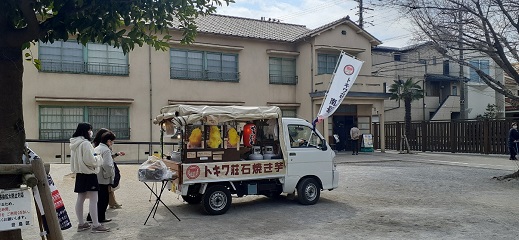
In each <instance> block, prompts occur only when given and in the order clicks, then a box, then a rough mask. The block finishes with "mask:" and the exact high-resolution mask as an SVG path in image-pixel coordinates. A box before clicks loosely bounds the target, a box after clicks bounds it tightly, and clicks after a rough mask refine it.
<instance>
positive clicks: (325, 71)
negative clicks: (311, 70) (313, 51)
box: [317, 53, 340, 75]
mask: <svg viewBox="0 0 519 240" xmlns="http://www.w3.org/2000/svg"><path fill="white" fill-rule="evenodd" d="M339 56H340V55H339V54H332V53H318V54H317V75H322V74H333V72H334V71H335V67H336V66H337V61H339ZM320 57H325V58H326V60H325V61H321V60H320ZM330 58H335V62H334V63H333V64H332V63H331V62H329V61H328V60H329V59H330ZM323 62H324V64H325V66H321V64H322V63H323ZM330 70H331V71H330Z"/></svg>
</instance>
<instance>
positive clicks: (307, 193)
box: [297, 178, 321, 205]
mask: <svg viewBox="0 0 519 240" xmlns="http://www.w3.org/2000/svg"><path fill="white" fill-rule="evenodd" d="M320 196H321V187H320V186H319V183H318V182H317V181H316V180H315V179H313V178H305V179H303V180H302V181H301V182H300V183H299V185H298V186H297V200H298V201H299V203H300V204H303V205H313V204H315V203H317V201H319V197H320Z"/></svg>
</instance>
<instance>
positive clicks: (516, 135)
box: [508, 122, 519, 160]
mask: <svg viewBox="0 0 519 240" xmlns="http://www.w3.org/2000/svg"><path fill="white" fill-rule="evenodd" d="M517 142H519V131H518V130H517V123H516V122H513V123H512V128H510V131H509V132H508V149H509V150H510V158H509V159H510V160H517V158H516V155H517Z"/></svg>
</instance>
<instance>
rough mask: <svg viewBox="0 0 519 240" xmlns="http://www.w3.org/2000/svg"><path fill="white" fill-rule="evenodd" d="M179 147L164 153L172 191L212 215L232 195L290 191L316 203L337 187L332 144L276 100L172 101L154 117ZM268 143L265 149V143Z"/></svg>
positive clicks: (221, 210) (303, 200)
mask: <svg viewBox="0 0 519 240" xmlns="http://www.w3.org/2000/svg"><path fill="white" fill-rule="evenodd" d="M154 122H155V123H156V124H159V125H160V126H161V130H162V131H161V132H162V133H165V134H161V143H162V150H163V149H164V139H167V137H164V135H166V136H168V135H171V136H173V135H174V137H171V139H176V137H178V141H180V142H179V144H178V145H179V150H178V151H175V152H172V153H171V154H170V156H168V158H170V159H171V161H168V160H164V161H165V162H166V165H167V166H168V167H169V168H170V169H171V170H172V171H176V174H175V175H176V179H174V180H173V181H172V186H171V189H172V191H174V192H176V193H178V194H180V195H181V196H182V198H183V199H184V200H185V201H186V202H187V203H189V204H199V203H202V205H203V210H204V211H205V212H206V213H207V214H210V215H219V214H224V213H225V212H227V210H229V208H230V205H231V202H232V197H231V195H232V194H234V195H236V196H237V197H243V196H245V195H265V196H268V197H277V196H279V195H280V194H282V193H286V194H296V193H297V200H298V202H299V203H301V204H303V205H312V204H315V203H317V201H318V200H319V197H320V192H321V191H322V190H333V189H335V188H337V187H338V182H339V174H338V171H337V170H336V164H335V162H334V157H335V152H334V151H333V150H332V149H331V148H330V146H329V145H328V143H327V141H326V140H325V139H324V137H323V136H322V135H321V134H320V133H319V132H318V131H317V130H316V129H314V128H313V127H312V124H311V123H309V122H308V121H306V120H303V119H298V118H284V117H281V110H280V108H279V107H276V106H265V107H253V106H198V105H170V106H165V107H163V108H162V109H161V111H160V115H158V116H157V117H156V119H154ZM268 150H270V151H268Z"/></svg>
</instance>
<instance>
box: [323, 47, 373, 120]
mask: <svg viewBox="0 0 519 240" xmlns="http://www.w3.org/2000/svg"><path fill="white" fill-rule="evenodd" d="M363 63H364V62H362V61H359V60H357V59H354V58H352V57H350V56H348V55H346V53H344V52H342V53H341V55H340V57H339V64H338V65H337V68H336V69H335V73H334V74H333V77H332V82H331V84H330V88H329V89H328V93H327V94H326V98H325V99H324V101H323V103H322V105H321V109H320V110H319V114H317V119H316V121H321V120H323V119H325V118H327V117H329V116H331V115H332V114H333V113H334V112H335V110H337V108H339V106H340V105H341V103H342V100H344V97H346V94H348V92H349V91H350V89H351V86H352V85H353V83H354V82H355V79H357V76H358V75H359V72H360V68H361V67H362V64H363ZM314 122H315V121H314Z"/></svg>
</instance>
